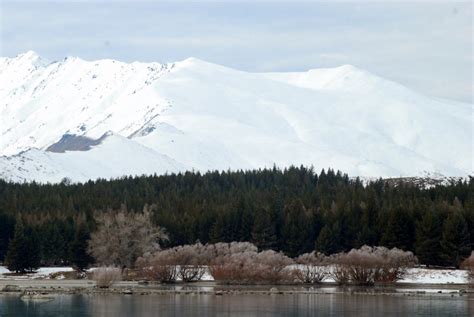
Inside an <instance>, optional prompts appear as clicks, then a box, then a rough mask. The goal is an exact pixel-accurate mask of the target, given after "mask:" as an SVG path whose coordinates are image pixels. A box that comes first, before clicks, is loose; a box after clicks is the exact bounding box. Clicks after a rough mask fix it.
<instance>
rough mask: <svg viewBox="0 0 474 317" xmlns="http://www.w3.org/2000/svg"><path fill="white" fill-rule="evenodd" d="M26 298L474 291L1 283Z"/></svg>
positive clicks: (467, 291) (455, 287) (458, 290)
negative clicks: (120, 295) (26, 296)
mask: <svg viewBox="0 0 474 317" xmlns="http://www.w3.org/2000/svg"><path fill="white" fill-rule="evenodd" d="M2 294H18V295H21V296H25V295H28V296H29V297H28V298H33V299H34V298H35V296H36V295H37V296H36V297H38V298H41V295H67V294H69V295H73V294H83V295H94V294H123V295H191V296H192V295H215V296H224V295H241V294H247V295H248V294H253V295H292V294H321V295H328V294H349V295H359V294H360V295H374V296H375V295H385V296H388V295H390V296H434V297H458V296H468V297H469V298H471V297H472V299H473V300H474V288H469V285H466V284H431V285H426V284H413V283H410V284H396V285H390V286H387V285H376V286H372V287H363V286H345V287H341V286H338V285H336V284H334V283H323V284H319V285H221V284H218V283H215V282H198V283H176V284H154V283H150V284H146V283H141V282H136V281H133V282H132V281H121V282H116V283H114V284H113V285H112V286H111V287H109V288H99V287H97V286H96V285H95V282H94V281H91V280H48V279H42V280H1V281H0V295H2Z"/></svg>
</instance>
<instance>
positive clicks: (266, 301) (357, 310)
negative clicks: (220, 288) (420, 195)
mask: <svg viewBox="0 0 474 317" xmlns="http://www.w3.org/2000/svg"><path fill="white" fill-rule="evenodd" d="M0 316H1V317H7V316H22V317H25V316H35V317H40V316H41V317H47V316H67V317H78V316H100V317H105V316H111V317H121V316H127V317H128V316H146V317H148V316H164V317H169V316H173V317H181V316H183V317H188V316H249V317H251V316H282V317H290V316H291V317H293V316H318V317H324V316H383V317H390V316H410V317H413V316H457V317H462V316H474V298H472V297H471V298H468V297H452V298H451V297H442V298H434V297H432V298H430V297H406V296H386V295H383V296H371V295H352V296H351V295H344V294H298V295H292V294H290V295H287V294H285V295H281V294H274V295H243V294H242V295H224V296H215V295H143V296H141V295H112V294H109V295H98V296H97V295H96V296H92V295H57V296H56V298H55V299H54V300H53V301H50V302H43V303H33V302H24V301H22V300H21V299H20V298H19V297H18V295H2V296H0Z"/></svg>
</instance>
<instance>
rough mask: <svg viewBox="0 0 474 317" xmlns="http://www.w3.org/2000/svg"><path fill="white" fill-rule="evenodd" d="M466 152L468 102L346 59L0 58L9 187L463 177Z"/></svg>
mask: <svg viewBox="0 0 474 317" xmlns="http://www.w3.org/2000/svg"><path fill="white" fill-rule="evenodd" d="M473 151H474V147H473V105H472V104H464V103H459V102H454V101H448V100H439V99H434V98H429V97H426V96H423V95H420V94H418V93H416V92H414V91H412V90H410V89H408V88H406V87H404V86H402V85H400V84H397V83H395V82H392V81H389V80H386V79H383V78H381V77H379V76H376V75H373V74H371V73H369V72H366V71H364V70H361V69H358V68H355V67H353V66H349V65H344V66H340V67H336V68H328V69H313V70H310V71H308V72H300V73H265V74H262V73H248V72H242V71H238V70H235V69H231V68H227V67H223V66H220V65H216V64H211V63H208V62H204V61H201V60H198V59H195V58H189V59H186V60H184V61H181V62H176V63H172V64H159V63H139V62H134V63H123V62H119V61H114V60H98V61H84V60H81V59H79V58H76V57H68V58H65V59H64V60H62V61H58V62H48V61H46V60H44V59H42V58H41V57H40V56H38V55H37V54H36V53H34V52H27V53H25V54H21V55H19V56H17V57H15V58H0V155H1V157H0V178H6V179H11V180H14V181H24V180H27V181H30V180H37V181H42V182H47V181H49V182H57V181H60V180H61V179H62V178H64V177H68V178H71V179H72V180H73V181H86V180H88V179H95V178H98V177H102V178H104V177H105V178H110V177H119V176H122V175H136V174H152V173H166V172H170V173H171V172H177V171H184V170H191V169H194V170H200V171H206V170H209V169H213V170H214V169H218V170H223V169H249V168H260V167H265V166H272V165H274V164H275V165H277V166H280V167H285V166H289V165H292V164H293V165H300V164H304V165H308V166H309V165H313V166H315V168H316V169H320V168H327V167H332V168H335V169H340V170H342V171H344V172H347V173H349V174H350V175H359V176H367V177H374V176H376V177H378V176H382V177H399V176H416V175H423V174H424V173H427V172H429V173H441V174H443V175H446V176H465V175H467V174H470V173H472V172H473V170H474V167H473Z"/></svg>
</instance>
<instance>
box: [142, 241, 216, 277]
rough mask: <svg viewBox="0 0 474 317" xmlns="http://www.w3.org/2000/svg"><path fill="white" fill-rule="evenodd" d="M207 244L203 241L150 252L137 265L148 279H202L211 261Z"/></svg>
mask: <svg viewBox="0 0 474 317" xmlns="http://www.w3.org/2000/svg"><path fill="white" fill-rule="evenodd" d="M208 254H209V252H208V250H207V246H204V245H202V244H201V243H196V244H193V245H183V246H178V247H174V248H170V249H167V250H160V251H157V252H155V253H152V254H148V255H146V256H144V257H141V258H139V259H138V260H137V263H136V266H137V267H138V268H140V269H141V272H142V276H143V277H144V278H146V279H148V280H152V281H158V282H162V283H173V282H176V280H178V279H179V280H182V281H184V282H195V281H200V280H201V279H202V277H203V276H204V274H205V273H206V271H207V265H208V263H209V255H208Z"/></svg>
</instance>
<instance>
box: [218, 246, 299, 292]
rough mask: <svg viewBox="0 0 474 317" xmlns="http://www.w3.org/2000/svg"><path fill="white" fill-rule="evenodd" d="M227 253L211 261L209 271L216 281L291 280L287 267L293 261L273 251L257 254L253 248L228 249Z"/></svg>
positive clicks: (275, 281) (246, 282) (271, 281)
mask: <svg viewBox="0 0 474 317" xmlns="http://www.w3.org/2000/svg"><path fill="white" fill-rule="evenodd" d="M241 251H242V252H241ZM228 252H229V253H228V254H223V255H220V256H218V257H217V258H215V259H214V260H213V261H211V265H210V266H209V271H210V273H211V275H212V277H213V278H214V279H215V280H216V281H220V282H225V283H239V284H252V283H282V282H289V281H291V280H292V274H291V270H290V269H289V268H288V266H289V265H291V264H293V261H292V260H291V259H290V258H288V257H287V256H285V255H284V254H283V253H278V252H275V251H273V250H266V251H262V252H257V251H256V250H255V249H254V248H253V247H252V248H232V247H229V248H228ZM233 252H235V253H233Z"/></svg>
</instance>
